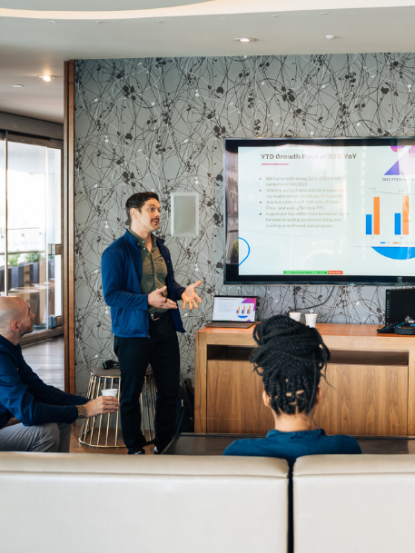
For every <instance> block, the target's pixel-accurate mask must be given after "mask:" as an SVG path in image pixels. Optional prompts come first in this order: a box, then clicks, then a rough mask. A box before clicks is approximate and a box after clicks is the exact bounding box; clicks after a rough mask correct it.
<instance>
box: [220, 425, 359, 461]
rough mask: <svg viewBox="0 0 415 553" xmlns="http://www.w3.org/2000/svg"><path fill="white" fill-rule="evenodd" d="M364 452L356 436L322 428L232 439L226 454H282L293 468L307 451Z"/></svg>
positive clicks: (282, 457) (247, 455)
mask: <svg viewBox="0 0 415 553" xmlns="http://www.w3.org/2000/svg"><path fill="white" fill-rule="evenodd" d="M356 453H362V450H361V449H360V446H359V444H358V443H357V440H356V438H353V437H352V436H345V435H343V434H339V435H337V436H326V433H325V432H324V430H323V429H322V428H318V429H317V430H303V431H301V432H279V431H278V430H270V431H269V432H268V434H267V435H266V437H265V438H255V439H244V440H236V441H235V442H232V443H231V444H230V445H229V446H228V447H227V448H226V449H225V451H224V452H223V454H224V455H239V456H241V457H278V458H279V459H286V461H287V462H288V464H289V466H290V469H292V468H293V465H294V463H295V461H296V459H298V457H304V456H305V455H325V454H356Z"/></svg>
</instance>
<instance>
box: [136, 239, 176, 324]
mask: <svg viewBox="0 0 415 553" xmlns="http://www.w3.org/2000/svg"><path fill="white" fill-rule="evenodd" d="M128 232H129V233H131V234H132V235H133V236H134V238H135V240H136V242H137V245H138V247H139V248H140V253H141V261H142V263H143V272H142V275H141V280H140V287H141V291H142V293H143V294H151V292H154V290H157V288H163V286H167V267H166V262H165V261H164V258H163V256H162V255H161V253H160V250H159V248H158V246H157V243H156V238H155V236H154V235H153V234H152V235H151V240H152V248H151V252H149V251H148V249H147V248H146V244H145V241H144V240H143V239H142V238H141V236H139V235H138V234H137V233H136V232H134V231H133V230H131V229H128ZM162 295H163V296H164V297H165V298H167V289H166V290H165V291H164V292H162ZM148 307H149V309H148V311H149V313H165V311H166V310H165V309H159V308H157V307H151V306H148Z"/></svg>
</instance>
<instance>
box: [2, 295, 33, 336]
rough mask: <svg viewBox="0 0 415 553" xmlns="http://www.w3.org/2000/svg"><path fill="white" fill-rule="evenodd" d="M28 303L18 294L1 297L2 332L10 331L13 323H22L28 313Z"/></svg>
mask: <svg viewBox="0 0 415 553" xmlns="http://www.w3.org/2000/svg"><path fill="white" fill-rule="evenodd" d="M28 309H29V306H28V304H27V303H26V302H25V301H24V300H22V298H19V297H17V296H2V297H0V334H2V335H5V334H7V333H8V332H10V329H11V327H12V326H13V323H15V322H17V323H19V324H20V322H21V320H22V318H24V317H25V316H26V315H27V312H28Z"/></svg>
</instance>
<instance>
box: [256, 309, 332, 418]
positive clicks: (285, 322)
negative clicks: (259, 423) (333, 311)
mask: <svg viewBox="0 0 415 553" xmlns="http://www.w3.org/2000/svg"><path fill="white" fill-rule="evenodd" d="M254 338H255V341H256V342H257V344H258V346H259V347H258V348H257V349H254V350H253V352H252V355H251V359H250V360H251V362H252V363H253V364H254V370H256V372H257V373H258V374H259V375H260V376H262V381H263V383H264V388H265V391H266V393H267V394H268V395H269V398H270V403H271V407H272V408H273V410H274V411H275V412H276V413H277V415H280V414H281V412H283V413H286V414H287V415H294V414H295V413H302V412H303V411H305V412H306V413H309V412H310V411H311V409H312V408H313V405H314V402H315V399H316V392H317V388H318V385H319V382H320V377H321V374H323V377H324V378H325V371H326V368H327V362H328V361H329V360H330V351H329V349H328V348H327V346H326V345H325V343H324V342H323V339H322V337H321V336H320V334H319V332H318V331H317V330H316V329H315V328H309V327H308V326H305V325H303V324H301V323H298V322H297V321H294V320H292V319H290V317H287V316H285V315H276V316H275V317H271V318H270V319H268V320H266V321H264V322H262V323H261V324H259V325H257V326H256V327H255V329H254Z"/></svg>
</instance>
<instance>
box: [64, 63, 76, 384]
mask: <svg viewBox="0 0 415 553" xmlns="http://www.w3.org/2000/svg"><path fill="white" fill-rule="evenodd" d="M64 80H65V83H64V158H63V189H62V197H63V202H62V203H63V206H62V208H63V209H62V245H63V251H62V272H63V329H64V342H65V346H64V348H65V391H66V392H69V393H71V394H74V393H75V173H74V171H75V161H74V156H75V62H74V61H73V60H71V61H69V62H65V64H64Z"/></svg>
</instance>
